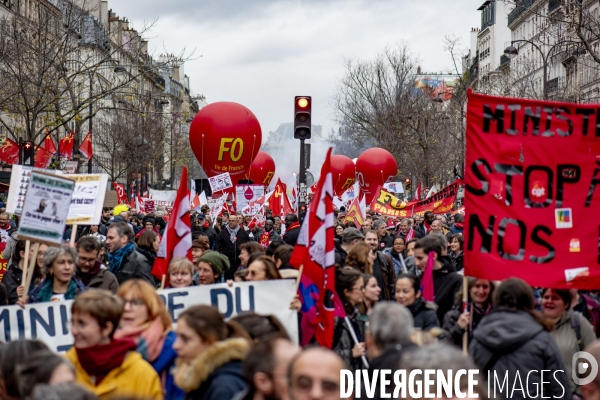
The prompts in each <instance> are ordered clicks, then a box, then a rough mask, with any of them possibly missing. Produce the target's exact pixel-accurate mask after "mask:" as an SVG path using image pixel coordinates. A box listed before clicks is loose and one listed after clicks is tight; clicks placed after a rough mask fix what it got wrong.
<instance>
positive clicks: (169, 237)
mask: <svg viewBox="0 0 600 400" xmlns="http://www.w3.org/2000/svg"><path fill="white" fill-rule="evenodd" d="M179 182H180V184H179V189H177V198H176V199H175V204H174V205H173V210H172V211H171V218H170V220H169V222H168V223H167V227H166V229H165V234H164V236H163V237H162V240H161V242H160V247H159V249H158V253H157V255H156V260H154V266H153V267H152V275H154V276H155V277H156V278H157V279H162V278H163V276H164V277H166V280H165V286H167V285H168V284H169V277H168V274H167V271H168V270H169V262H171V259H172V258H174V257H188V258H189V259H190V260H191V259H192V258H191V256H192V254H191V250H192V222H191V220H190V191H189V190H188V176H187V168H186V167H183V171H182V172H181V179H180V180H179Z"/></svg>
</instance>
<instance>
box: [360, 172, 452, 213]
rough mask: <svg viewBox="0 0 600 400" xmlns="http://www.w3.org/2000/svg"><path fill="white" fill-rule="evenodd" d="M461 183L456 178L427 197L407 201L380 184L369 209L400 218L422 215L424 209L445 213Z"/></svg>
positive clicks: (447, 211) (450, 209) (450, 208)
mask: <svg viewBox="0 0 600 400" xmlns="http://www.w3.org/2000/svg"><path fill="white" fill-rule="evenodd" d="M462 184H463V181H462V180H459V179H457V180H455V181H454V182H452V183H451V184H450V185H448V186H446V187H445V188H443V189H442V190H440V191H439V192H437V193H435V194H433V195H431V197H429V198H428V199H425V200H420V201H408V202H406V201H402V200H401V199H399V198H397V197H396V196H394V195H393V194H391V193H390V192H388V191H387V190H385V189H384V188H382V187H381V186H380V187H379V188H378V189H377V191H376V192H375V197H373V201H372V202H371V210H372V211H374V212H376V213H380V214H383V215H387V216H389V217H402V218H404V217H406V218H408V217H411V216H412V215H416V214H419V215H423V214H424V213H425V212H426V211H431V212H433V213H434V214H446V213H449V212H452V210H454V203H455V202H456V195H457V194H458V189H459V187H460V185H462Z"/></svg>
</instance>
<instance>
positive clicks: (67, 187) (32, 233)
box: [18, 171, 75, 245]
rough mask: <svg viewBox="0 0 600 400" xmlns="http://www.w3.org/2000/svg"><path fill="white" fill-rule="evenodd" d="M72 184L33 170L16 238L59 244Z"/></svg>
mask: <svg viewBox="0 0 600 400" xmlns="http://www.w3.org/2000/svg"><path fill="white" fill-rule="evenodd" d="M73 189H75V182H74V181H72V180H70V179H67V178H62V177H60V176H58V175H50V174H44V173H41V172H37V171H33V172H32V173H31V180H30V181H29V188H28V190H27V194H26V195H25V203H24V204H23V213H22V215H21V222H20V224H19V232H18V234H19V239H28V240H32V241H34V242H40V243H47V244H49V245H60V244H61V243H62V237H63V232H64V231H65V223H66V220H67V214H68V212H69V205H70V204H71V197H72V196H73Z"/></svg>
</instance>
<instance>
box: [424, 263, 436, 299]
mask: <svg viewBox="0 0 600 400" xmlns="http://www.w3.org/2000/svg"><path fill="white" fill-rule="evenodd" d="M434 265H435V252H433V251H430V252H429V254H428V255H427V264H425V270H424V271H423V279H422V280H421V295H422V296H423V300H425V301H430V302H433V300H434V299H435V294H434V291H433V267H434Z"/></svg>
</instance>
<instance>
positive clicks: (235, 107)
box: [190, 102, 262, 185]
mask: <svg viewBox="0 0 600 400" xmlns="http://www.w3.org/2000/svg"><path fill="white" fill-rule="evenodd" d="M261 142H262V132H261V129H260V124H259V123H258V120H257V119H256V117H255V116H254V114H253V113H252V111H250V110H249V109H248V108H246V107H244V106H243V105H241V104H237V103H231V102H218V103H212V104H209V105H207V106H206V107H204V108H203V109H201V110H200V111H199V112H198V114H196V116H195V117H194V120H193V121H192V124H191V126H190V146H191V148H192V151H193V152H194V155H195V156H196V158H197V159H198V162H200V165H202V168H203V169H204V171H205V172H206V175H207V176H209V177H211V176H215V175H219V174H222V173H225V172H229V175H230V176H231V181H232V183H233V184H234V185H236V184H237V183H238V180H240V179H244V176H245V175H246V171H247V170H248V168H249V167H250V164H252V160H254V157H256V154H257V153H258V150H259V148H260V144H261Z"/></svg>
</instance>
